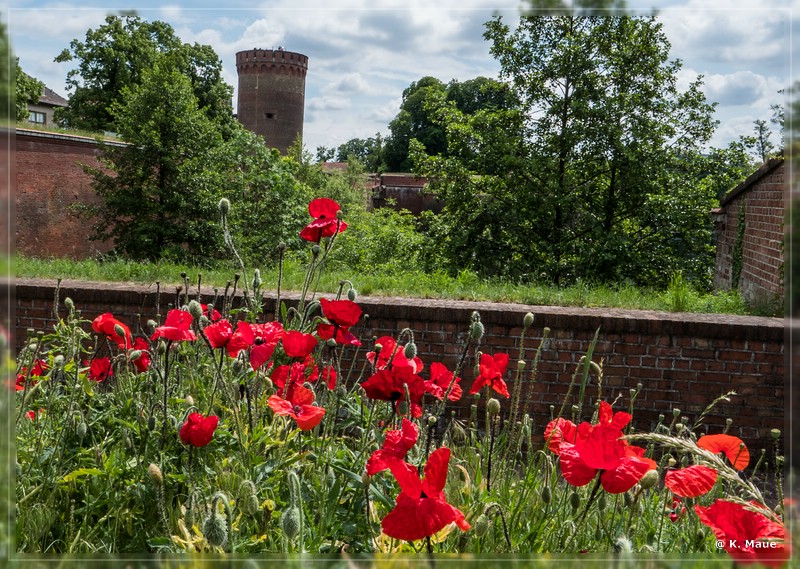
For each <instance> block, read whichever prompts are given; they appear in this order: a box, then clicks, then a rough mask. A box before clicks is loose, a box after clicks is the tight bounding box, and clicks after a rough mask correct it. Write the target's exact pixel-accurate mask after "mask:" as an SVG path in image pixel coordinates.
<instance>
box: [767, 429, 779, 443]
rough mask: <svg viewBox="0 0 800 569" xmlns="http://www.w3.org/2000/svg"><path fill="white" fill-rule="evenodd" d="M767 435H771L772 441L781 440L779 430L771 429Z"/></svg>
mask: <svg viewBox="0 0 800 569" xmlns="http://www.w3.org/2000/svg"><path fill="white" fill-rule="evenodd" d="M769 434H770V435H772V438H773V439H775V440H776V441H777V440H778V439H779V438H781V430H780V429H772V430H771V431H770V432H769Z"/></svg>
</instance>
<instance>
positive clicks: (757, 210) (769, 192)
mask: <svg viewBox="0 0 800 569" xmlns="http://www.w3.org/2000/svg"><path fill="white" fill-rule="evenodd" d="M785 170H786V167H785V165H784V161H783V160H782V159H772V160H770V161H768V162H767V163H766V164H764V165H763V166H762V167H761V168H759V169H758V170H757V171H756V172H755V173H753V174H752V175H751V176H749V177H748V178H747V180H745V181H744V182H742V183H741V184H740V185H739V186H737V187H736V188H734V189H733V190H732V191H731V193H730V194H729V195H728V196H726V198H725V199H723V201H722V203H721V208H720V213H719V214H718V215H719V216H720V219H719V220H718V221H717V255H716V267H715V272H714V286H715V287H716V288H719V289H725V290H729V289H730V288H731V286H732V276H733V275H732V269H733V267H732V263H733V256H734V248H735V244H736V237H737V232H738V227H739V210H740V208H741V207H742V206H744V208H745V209H744V211H745V225H744V227H745V229H744V240H743V243H742V245H743V247H742V270H741V275H740V278H739V290H740V291H741V293H742V296H743V297H744V298H746V299H747V300H749V301H769V300H771V299H773V298H776V297H777V298H781V297H783V278H782V275H783V246H782V244H783V236H784V228H783V220H784V196H785V192H786V184H785Z"/></svg>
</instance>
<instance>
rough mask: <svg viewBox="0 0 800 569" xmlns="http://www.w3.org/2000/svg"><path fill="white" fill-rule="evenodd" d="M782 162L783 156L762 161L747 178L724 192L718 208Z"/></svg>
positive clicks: (721, 207) (723, 206) (722, 206)
mask: <svg viewBox="0 0 800 569" xmlns="http://www.w3.org/2000/svg"><path fill="white" fill-rule="evenodd" d="M782 164H783V157H778V158H770V159H769V160H767V161H766V162H764V163H763V164H762V165H761V166H760V167H759V169H758V170H756V171H755V172H753V173H752V174H750V175H749V176H747V178H746V179H745V180H744V181H743V182H742V183H740V184H739V185H738V186H736V187H735V188H733V189H732V190H731V191H730V192H728V193H727V194H725V196H724V197H723V198H722V199H721V200H720V201H719V205H720V207H719V209H724V208H725V206H726V205H728V204H729V203H730V202H731V201H733V200H734V199H735V198H736V197H737V196H739V195H740V194H741V193H742V192H745V191H747V190H748V189H749V188H750V187H751V186H753V185H755V183H756V182H758V181H759V180H760V179H761V178H763V177H764V176H766V175H767V174H769V173H770V172H772V171H773V170H775V169H776V168H777V167H779V166H781V165H782Z"/></svg>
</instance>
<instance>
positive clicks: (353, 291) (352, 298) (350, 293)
mask: <svg viewBox="0 0 800 569" xmlns="http://www.w3.org/2000/svg"><path fill="white" fill-rule="evenodd" d="M357 296H358V295H357V294H356V289H354V288H351V289H350V290H348V291H347V300H349V301H350V302H355V300H356V297H357Z"/></svg>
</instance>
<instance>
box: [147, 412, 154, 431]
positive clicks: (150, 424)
mask: <svg viewBox="0 0 800 569" xmlns="http://www.w3.org/2000/svg"><path fill="white" fill-rule="evenodd" d="M155 428H156V418H155V416H154V415H150V418H148V419H147V430H148V431H152V430H154V429H155Z"/></svg>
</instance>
